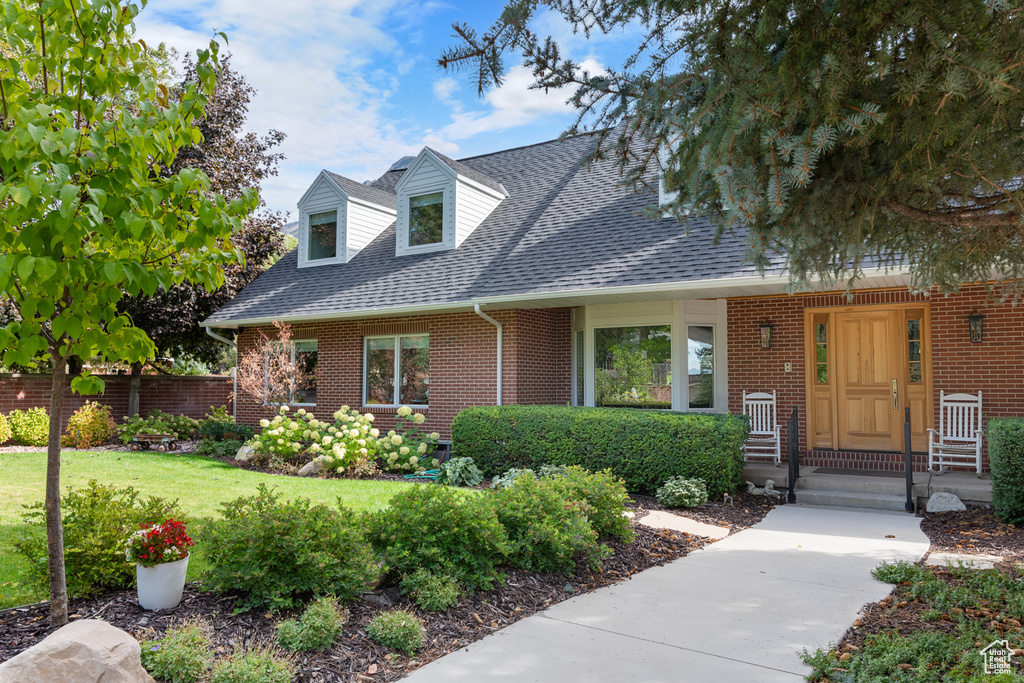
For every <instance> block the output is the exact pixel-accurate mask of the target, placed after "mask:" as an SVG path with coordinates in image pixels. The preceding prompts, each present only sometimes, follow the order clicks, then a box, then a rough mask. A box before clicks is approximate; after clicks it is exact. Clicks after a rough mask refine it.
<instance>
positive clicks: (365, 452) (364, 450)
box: [359, 448, 369, 455]
mask: <svg viewBox="0 0 1024 683" xmlns="http://www.w3.org/2000/svg"><path fill="white" fill-rule="evenodd" d="M367 453H369V451H367V450H366V449H365V448H360V449H359V454H360V455H366V454H367Z"/></svg>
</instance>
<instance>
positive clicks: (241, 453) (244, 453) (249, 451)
mask: <svg viewBox="0 0 1024 683" xmlns="http://www.w3.org/2000/svg"><path fill="white" fill-rule="evenodd" d="M255 456H256V450H255V449H254V448H253V447H252V446H249V445H247V444H243V445H242V447H241V448H239V449H238V452H237V453H235V460H241V461H242V462H245V461H247V460H252V459H253V458H254V457H255Z"/></svg>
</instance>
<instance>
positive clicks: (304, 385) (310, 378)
mask: <svg viewBox="0 0 1024 683" xmlns="http://www.w3.org/2000/svg"><path fill="white" fill-rule="evenodd" d="M295 360H296V364H297V365H298V366H299V370H300V371H301V373H302V376H303V379H302V380H301V381H300V382H299V386H298V387H296V389H295V397H294V398H293V399H292V402H294V403H312V404H314V405H315V404H316V360H317V357H316V342H315V341H300V342H295Z"/></svg>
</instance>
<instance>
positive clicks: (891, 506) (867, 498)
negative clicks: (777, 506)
mask: <svg viewBox="0 0 1024 683" xmlns="http://www.w3.org/2000/svg"><path fill="white" fill-rule="evenodd" d="M801 481H802V480H801ZM796 502H797V503H805V504H807V505H829V506H838V507H851V508H867V509H870V510H894V511H897V512H902V511H904V510H905V503H906V497H905V496H895V495H887V494H884V493H863V492H853V491H829V490H821V489H802V490H801V489H800V488H799V482H798V485H797V491H796Z"/></svg>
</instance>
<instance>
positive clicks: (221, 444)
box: [192, 439, 242, 458]
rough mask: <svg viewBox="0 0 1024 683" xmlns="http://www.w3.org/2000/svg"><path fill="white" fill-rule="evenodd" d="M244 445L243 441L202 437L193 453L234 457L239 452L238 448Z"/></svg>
mask: <svg viewBox="0 0 1024 683" xmlns="http://www.w3.org/2000/svg"><path fill="white" fill-rule="evenodd" d="M241 447H242V442H241V441H214V440H212V439H202V440H201V441H200V442H199V443H198V444H196V447H195V450H193V451H192V452H193V453H198V454H199V455H212V456H213V457H215V458H230V457H234V455H235V454H236V453H238V449H239V448H241Z"/></svg>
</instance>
